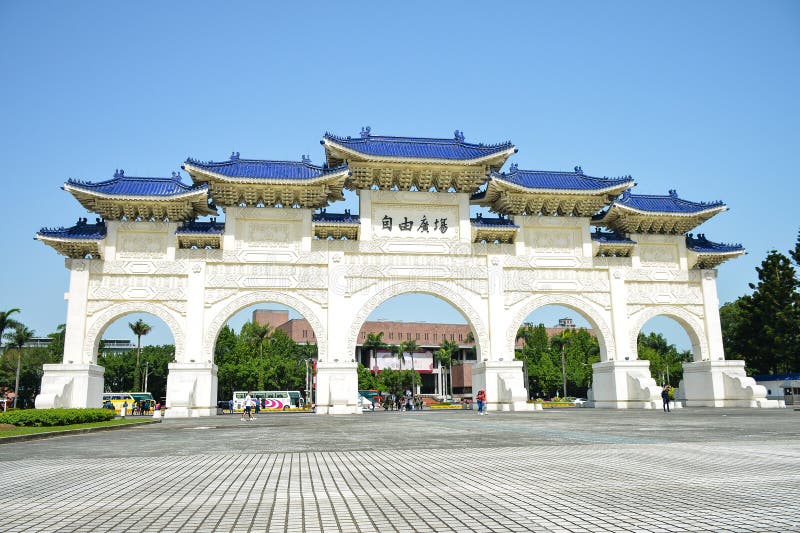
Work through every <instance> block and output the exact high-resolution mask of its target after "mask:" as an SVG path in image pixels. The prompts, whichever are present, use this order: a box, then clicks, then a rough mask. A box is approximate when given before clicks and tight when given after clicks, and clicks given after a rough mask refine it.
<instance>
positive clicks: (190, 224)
mask: <svg viewBox="0 0 800 533" xmlns="http://www.w3.org/2000/svg"><path fill="white" fill-rule="evenodd" d="M224 232H225V223H224V222H217V221H216V219H213V218H212V219H211V220H210V221H207V222H199V221H197V220H188V221H186V222H184V223H183V224H181V225H180V226H179V227H178V229H177V230H176V231H175V233H180V234H207V235H219V234H222V233H224Z"/></svg>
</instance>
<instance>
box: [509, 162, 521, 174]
mask: <svg viewBox="0 0 800 533" xmlns="http://www.w3.org/2000/svg"><path fill="white" fill-rule="evenodd" d="M518 170H519V165H518V164H517V163H511V166H510V167H508V171H509V172H517V171H518Z"/></svg>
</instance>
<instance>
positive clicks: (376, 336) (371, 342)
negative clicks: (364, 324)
mask: <svg viewBox="0 0 800 533" xmlns="http://www.w3.org/2000/svg"><path fill="white" fill-rule="evenodd" d="M386 347H387V344H386V343H385V342H383V332H382V331H380V332H378V333H368V334H367V339H366V340H365V341H364V348H365V349H367V350H369V351H370V356H371V359H370V360H373V361H374V360H375V353H376V352H377V351H378V350H383V349H384V348H386Z"/></svg>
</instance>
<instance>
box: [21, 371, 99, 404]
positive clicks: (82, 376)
mask: <svg viewBox="0 0 800 533" xmlns="http://www.w3.org/2000/svg"><path fill="white" fill-rule="evenodd" d="M42 368H43V370H44V374H43V375H42V389H41V390H42V392H41V393H40V394H39V395H38V396H36V401H35V405H36V408H37V409H52V408H54V407H102V405H103V374H105V371H106V369H105V368H103V367H102V366H99V365H92V364H88V365H87V364H78V365H75V364H60V365H42Z"/></svg>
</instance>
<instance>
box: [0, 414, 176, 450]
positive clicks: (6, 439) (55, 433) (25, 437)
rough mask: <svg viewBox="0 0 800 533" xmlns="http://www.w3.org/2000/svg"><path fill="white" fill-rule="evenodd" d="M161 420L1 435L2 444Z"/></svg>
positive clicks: (132, 426)
mask: <svg viewBox="0 0 800 533" xmlns="http://www.w3.org/2000/svg"><path fill="white" fill-rule="evenodd" d="M160 423H161V420H142V421H140V422H139V421H137V422H136V423H135V424H134V423H131V424H120V425H119V426H102V427H96V428H81V429H65V430H62V431H43V432H42V433H31V434H30V435H15V436H13V437H0V444H10V443H12V442H25V441H29V440H40V439H49V438H52V437H62V436H65V435H81V434H84V433H96V432H98V431H112V430H115V429H128V428H135V427H139V426H144V425H147V424H160Z"/></svg>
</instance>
